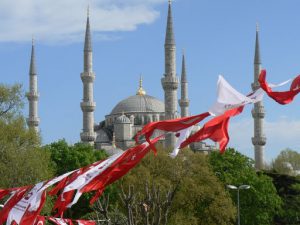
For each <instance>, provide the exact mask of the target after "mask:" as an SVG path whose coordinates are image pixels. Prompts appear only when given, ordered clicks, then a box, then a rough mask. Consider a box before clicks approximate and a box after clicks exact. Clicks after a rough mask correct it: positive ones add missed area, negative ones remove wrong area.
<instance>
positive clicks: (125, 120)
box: [116, 115, 131, 123]
mask: <svg viewBox="0 0 300 225" xmlns="http://www.w3.org/2000/svg"><path fill="white" fill-rule="evenodd" d="M116 123H131V122H130V119H129V118H128V117H127V116H125V115H121V116H119V117H118V118H117V120H116Z"/></svg>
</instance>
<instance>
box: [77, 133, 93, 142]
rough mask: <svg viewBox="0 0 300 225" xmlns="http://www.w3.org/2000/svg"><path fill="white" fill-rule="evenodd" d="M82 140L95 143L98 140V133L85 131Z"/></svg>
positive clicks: (81, 134) (81, 136) (81, 135)
mask: <svg viewBox="0 0 300 225" xmlns="http://www.w3.org/2000/svg"><path fill="white" fill-rule="evenodd" d="M80 139H81V141H83V142H94V141H95V140H96V133H95V132H89V131H83V132H81V133H80Z"/></svg>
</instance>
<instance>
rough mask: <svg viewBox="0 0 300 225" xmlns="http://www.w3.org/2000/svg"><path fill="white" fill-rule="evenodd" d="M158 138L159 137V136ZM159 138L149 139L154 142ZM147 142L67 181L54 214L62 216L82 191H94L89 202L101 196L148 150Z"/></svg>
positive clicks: (111, 157)
mask: <svg viewBox="0 0 300 225" xmlns="http://www.w3.org/2000/svg"><path fill="white" fill-rule="evenodd" d="M159 138H160V137H159ZM159 138H156V139H154V140H152V141H151V143H152V144H155V143H156V142H157V141H158V140H159ZM149 150H150V147H149V144H148V143H143V144H141V145H138V146H135V147H133V148H130V149H128V150H126V151H124V152H121V153H117V154H115V155H112V156H110V157H109V158H107V159H106V160H104V161H101V162H99V163H96V164H94V165H95V166H92V167H90V168H89V169H87V170H86V171H85V172H83V173H80V174H78V176H75V177H74V178H73V179H72V181H71V182H67V183H66V186H65V187H64V188H63V190H62V192H61V194H60V196H59V197H58V199H57V201H56V203H55V210H57V214H56V215H60V216H62V214H63V212H64V211H65V210H66V208H70V207H72V205H74V204H75V203H76V202H77V201H78V199H79V198H80V196H81V195H82V194H83V193H86V192H90V191H96V194H95V196H94V197H93V198H92V200H91V203H93V202H94V201H96V199H97V198H98V197H100V196H101V194H102V192H103V191H104V189H105V187H106V186H107V185H109V184H111V183H113V182H115V181H116V180H117V179H119V178H121V177H122V176H123V175H125V174H126V173H127V172H128V171H129V170H130V169H132V168H133V167H134V166H135V165H136V164H137V163H139V162H140V160H141V159H142V158H143V157H144V156H145V155H146V154H147V153H148V152H149Z"/></svg>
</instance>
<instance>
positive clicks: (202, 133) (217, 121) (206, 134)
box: [180, 106, 244, 153]
mask: <svg viewBox="0 0 300 225" xmlns="http://www.w3.org/2000/svg"><path fill="white" fill-rule="evenodd" d="M243 109H244V106H240V107H238V108H234V109H231V110H228V111H226V112H225V113H224V114H223V115H221V116H217V117H215V118H213V119H211V120H210V121H208V122H207V123H205V124H204V126H203V127H202V128H201V129H200V130H199V131H197V132H196V133H194V134H193V135H191V136H190V137H189V138H187V139H186V140H185V141H184V142H183V143H182V144H181V145H180V148H184V147H186V146H187V145H189V144H191V143H192V142H198V141H202V140H205V139H207V138H209V139H211V140H213V141H215V142H218V143H219V145H220V151H221V153H223V152H224V151H225V148H226V146H227V144H228V142H229V135H228V124H229V120H230V118H231V117H232V116H236V115H238V114H240V113H241V112H242V111H243Z"/></svg>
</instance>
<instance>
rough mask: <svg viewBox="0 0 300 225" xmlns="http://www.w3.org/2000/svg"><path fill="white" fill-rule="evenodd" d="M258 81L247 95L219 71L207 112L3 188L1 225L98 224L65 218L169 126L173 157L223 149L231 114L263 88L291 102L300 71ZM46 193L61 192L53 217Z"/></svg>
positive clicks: (299, 88)
mask: <svg viewBox="0 0 300 225" xmlns="http://www.w3.org/2000/svg"><path fill="white" fill-rule="evenodd" d="M258 81H259V84H260V88H258V89H257V90H255V91H254V92H251V93H249V94H248V95H243V94H241V93H240V92H238V91H237V90H236V89H234V88H233V87H232V86H231V85H230V84H229V83H228V82H227V81H226V80H225V79H224V78H223V77H222V76H219V79H218V82H217V101H216V102H215V103H214V104H213V105H212V107H211V108H210V109H209V110H208V111H207V112H204V113H201V114H198V115H195V116H188V117H184V118H178V119H173V120H164V121H158V122H152V123H149V124H147V125H145V126H144V127H143V129H142V130H141V131H139V132H138V133H137V135H136V137H135V138H136V143H137V145H136V146H134V147H132V148H129V149H128V150H126V151H124V152H121V153H117V154H115V155H112V156H110V157H109V158H107V159H105V160H102V161H98V162H95V163H93V164H91V165H88V166H86V167H83V168H79V169H77V170H74V171H71V172H68V173H65V174H63V175H61V176H58V177H56V178H53V179H50V180H48V181H42V182H39V183H37V184H35V185H32V186H24V187H14V188H8V189H0V200H1V199H3V198H5V197H8V199H7V200H6V202H5V203H4V204H3V207H2V209H1V211H0V225H2V224H6V225H12V224H13V225H43V224H45V221H46V220H48V221H51V222H52V223H54V224H62V225H66V224H67V225H73V224H74V223H75V224H78V225H94V224H96V221H85V220H72V219H66V218H63V214H64V212H65V211H66V210H67V209H68V208H71V207H72V206H73V205H74V204H76V203H77V201H78V199H79V198H80V197H81V195H82V194H83V193H87V192H92V191H94V192H95V194H94V196H93V197H92V198H91V200H90V203H91V204H93V203H94V202H95V201H96V200H97V199H98V198H99V197H100V196H101V194H102V193H103V191H104V189H105V188H106V187H107V186H108V185H110V184H112V183H114V182H115V181H116V180H118V179H120V178H121V177H123V176H124V175H125V174H127V173H128V171H130V170H131V169H132V168H133V167H135V166H136V165H137V164H138V163H139V162H140V161H141V160H142V159H143V158H144V156H145V155H146V154H147V153H149V151H151V150H152V151H153V152H154V153H155V154H156V152H157V150H156V148H155V144H156V143H157V142H158V141H159V140H160V139H162V138H163V137H164V135H165V134H166V133H167V132H173V133H175V135H176V136H177V142H176V144H175V147H174V150H173V151H172V153H171V154H170V156H171V157H173V158H174V157H176V156H177V154H178V153H179V151H180V149H183V148H184V147H186V146H188V145H189V144H191V143H193V142H199V141H202V140H205V139H211V140H213V141H214V142H217V143H218V144H219V146H220V152H221V153H223V152H224V151H225V149H226V146H227V144H228V142H229V134H228V126H229V122H230V119H231V118H232V117H234V116H237V115H239V114H241V113H242V112H243V109H244V107H245V106H246V105H247V104H253V103H257V102H259V101H261V100H262V99H263V95H264V93H267V95H268V96H269V97H270V98H272V99H273V100H275V101H276V102H278V103H279V104H288V103H291V102H292V101H293V99H294V97H295V96H296V95H297V94H298V93H299V92H300V75H299V76H297V77H295V78H294V79H292V80H289V81H288V82H290V81H291V82H292V83H291V85H290V89H289V90H288V91H282V92H278V91H273V88H276V87H279V86H283V85H285V84H287V83H288V82H283V83H280V84H278V85H274V84H269V83H267V81H266V71H265V70H262V71H261V73H260V76H259V79H258ZM210 116H212V118H211V119H210V120H208V121H207V122H206V123H204V124H203V126H202V128H201V129H200V130H198V131H197V132H195V133H193V134H191V131H192V127H193V126H194V125H196V124H198V123H200V122H202V121H203V120H204V119H206V118H208V117H210ZM158 130H159V131H162V132H165V133H164V134H163V135H161V136H158V137H153V134H155V131H158ZM141 137H144V138H145V140H146V141H145V142H143V143H139V142H140V139H141ZM50 187H51V189H50ZM48 189H50V190H48ZM47 196H57V200H56V202H55V203H54V207H53V214H54V217H45V216H41V215H40V212H41V210H42V208H43V206H44V204H45V201H46V198H47ZM58 217H59V218H58Z"/></svg>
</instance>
